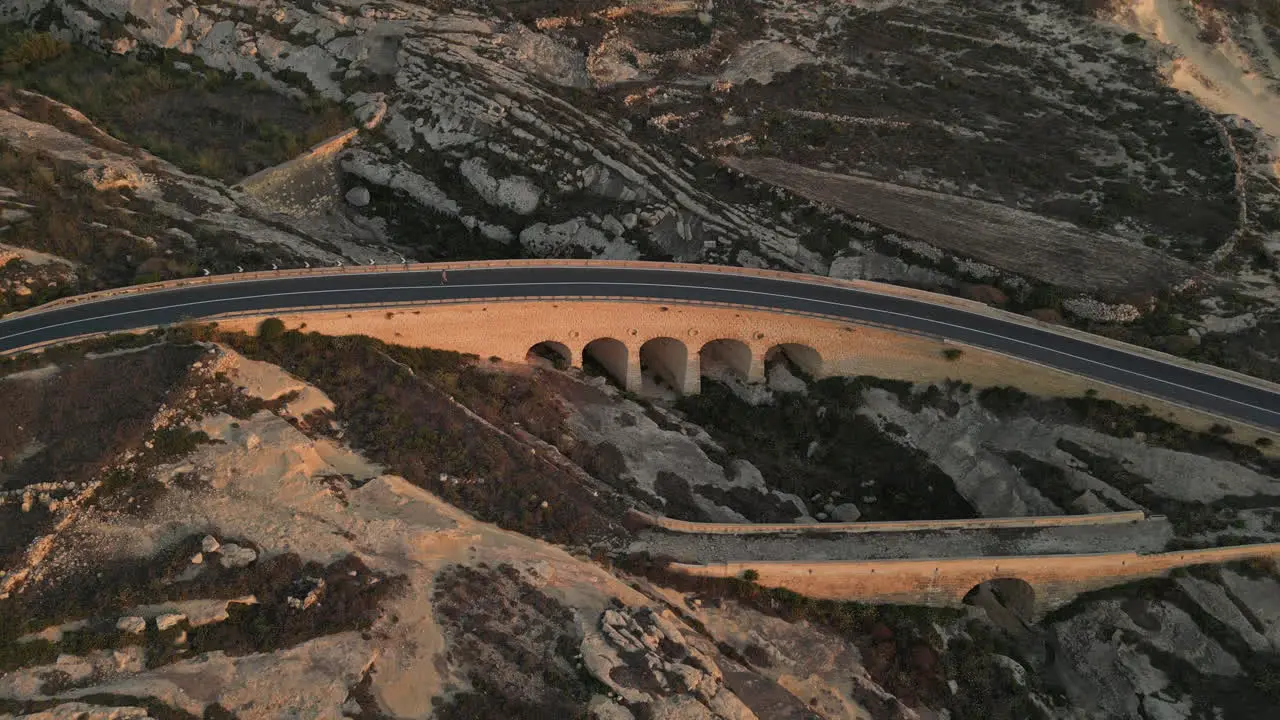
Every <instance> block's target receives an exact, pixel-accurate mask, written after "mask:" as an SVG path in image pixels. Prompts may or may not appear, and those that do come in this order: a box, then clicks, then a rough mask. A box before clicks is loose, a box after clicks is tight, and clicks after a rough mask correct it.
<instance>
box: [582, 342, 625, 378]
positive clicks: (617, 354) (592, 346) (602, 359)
mask: <svg viewBox="0 0 1280 720" xmlns="http://www.w3.org/2000/svg"><path fill="white" fill-rule="evenodd" d="M593 363H594V364H595V365H597V366H599V367H600V368H602V369H603V370H604V372H605V374H606V375H608V376H609V377H611V378H613V379H614V380H615V381H616V382H617V383H618V384H619V385H621V386H622V387H626V386H627V346H626V345H625V344H624V343H623V342H622V341H621V340H615V339H614V338H610V337H603V338H596V339H595V340H592V341H591V342H589V343H587V346H586V347H584V348H583V349H582V365H583V368H584V369H587V366H588V365H590V364H593Z"/></svg>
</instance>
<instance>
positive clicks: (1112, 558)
mask: <svg viewBox="0 0 1280 720" xmlns="http://www.w3.org/2000/svg"><path fill="white" fill-rule="evenodd" d="M1276 558H1280V543H1268V544H1261V545H1241V546H1236V547H1224V548H1209V549H1205V550H1186V551H1179V552H1168V553H1157V554H1152V555H1138V554H1136V553H1107V554H1098V555H1030V556H1022V557H974V558H952V559H931V560H866V561H848V562H846V561H822V562H778V561H773V562H730V563H716V564H709V565H697V564H690V563H674V564H673V565H672V568H673V569H674V570H676V571H678V572H682V573H685V574H688V575H698V576H704V577H720V578H723V577H740V576H741V575H742V573H744V572H745V571H747V570H754V571H755V572H756V573H758V575H759V578H758V580H757V582H759V583H760V584H761V585H763V586H766V587H782V588H788V589H790V590H794V591H795V592H798V593H800V594H802V595H807V596H809V597H815V598H824V599H831V600H859V601H863V602H873V603H900V604H913V605H928V606H933V607H960V606H961V605H963V603H964V599H965V597H966V596H967V595H968V594H969V593H970V591H972V590H973V589H975V588H976V587H977V586H978V585H980V584H982V583H984V582H988V581H991V580H1002V579H1014V580H1021V581H1023V582H1026V583H1027V584H1029V585H1030V587H1031V588H1032V589H1033V590H1034V592H1035V615H1036V616H1041V615H1043V614H1045V613H1047V612H1049V611H1051V610H1054V609H1056V608H1059V607H1062V606H1063V605H1066V604H1067V603H1069V602H1071V600H1072V599H1074V598H1075V597H1076V596H1077V595H1079V594H1080V593H1083V592H1088V591H1091V590H1100V589H1102V588H1106V587H1110V586H1113V585H1120V584H1123V583H1126V582H1131V581H1134V580H1139V579H1142V578H1149V577H1156V576H1160V575H1164V574H1165V573H1168V572H1169V571H1171V570H1174V569H1176V568H1181V567H1189V566H1192V565H1206V564H1212V563H1222V562H1230V561H1233V560H1247V559H1272V560H1274V559H1276Z"/></svg>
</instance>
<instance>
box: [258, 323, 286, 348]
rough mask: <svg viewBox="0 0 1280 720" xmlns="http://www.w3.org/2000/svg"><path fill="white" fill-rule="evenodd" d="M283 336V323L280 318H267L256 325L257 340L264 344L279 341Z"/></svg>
mask: <svg viewBox="0 0 1280 720" xmlns="http://www.w3.org/2000/svg"><path fill="white" fill-rule="evenodd" d="M282 335H284V321H283V320H281V319H280V318H267V319H266V320H263V321H262V324H260V325H258V339H259V340H263V341H265V342H271V341H273V340H278V339H280V336H282Z"/></svg>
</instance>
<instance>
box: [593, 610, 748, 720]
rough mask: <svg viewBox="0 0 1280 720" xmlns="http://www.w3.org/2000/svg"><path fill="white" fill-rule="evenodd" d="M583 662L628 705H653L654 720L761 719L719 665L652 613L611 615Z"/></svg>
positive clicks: (606, 614)
mask: <svg viewBox="0 0 1280 720" xmlns="http://www.w3.org/2000/svg"><path fill="white" fill-rule="evenodd" d="M668 612H669V611H668ZM582 661H583V663H584V664H585V665H586V666H587V669H588V670H589V671H590V672H591V674H592V675H594V676H595V677H596V678H597V679H598V680H600V681H601V682H603V683H604V684H606V685H608V686H609V687H610V689H612V690H613V691H614V692H616V693H617V694H618V695H620V696H622V698H623V699H625V700H626V701H627V702H628V703H635V704H641V703H644V704H648V706H649V708H650V710H651V711H652V714H651V715H650V717H654V718H669V719H671V720H674V719H675V718H696V717H703V718H736V719H741V720H748V719H750V718H755V717H756V715H755V713H753V712H751V710H750V709H748V708H747V706H746V705H744V704H743V703H742V701H741V700H739V699H738V698H737V696H735V695H734V694H733V693H732V692H730V691H729V690H728V689H726V688H725V687H724V676H723V674H722V673H721V672H720V668H719V666H717V665H716V663H715V661H714V660H712V659H711V657H709V656H708V655H706V654H704V653H702V652H700V651H699V650H697V649H696V648H694V647H693V646H691V645H690V644H689V643H688V642H687V641H686V640H685V637H684V635H683V634H682V633H681V632H680V630H679V628H677V627H676V625H675V623H674V622H672V620H671V619H670V618H669V617H666V616H665V614H661V613H657V612H654V611H653V610H652V609H651V608H640V609H630V608H613V609H609V610H606V611H605V612H604V614H603V615H602V616H601V617H600V624H599V627H598V629H597V630H596V631H593V632H589V633H588V634H587V635H586V637H585V638H584V639H583V641H582Z"/></svg>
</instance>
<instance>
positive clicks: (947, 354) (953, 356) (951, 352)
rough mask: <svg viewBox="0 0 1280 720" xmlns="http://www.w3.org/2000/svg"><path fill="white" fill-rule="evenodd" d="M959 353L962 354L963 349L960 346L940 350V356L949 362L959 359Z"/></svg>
mask: <svg viewBox="0 0 1280 720" xmlns="http://www.w3.org/2000/svg"><path fill="white" fill-rule="evenodd" d="M961 355H964V351H963V350H961V349H960V348H947V349H946V350H943V351H942V357H944V358H946V359H947V360H948V361H950V362H955V361H956V360H959V359H960V356H961Z"/></svg>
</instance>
